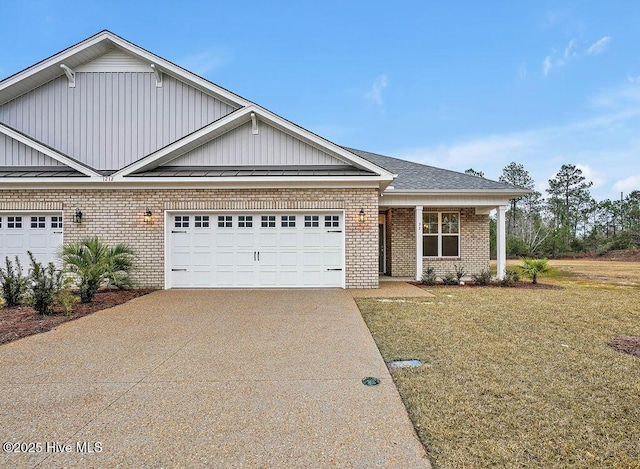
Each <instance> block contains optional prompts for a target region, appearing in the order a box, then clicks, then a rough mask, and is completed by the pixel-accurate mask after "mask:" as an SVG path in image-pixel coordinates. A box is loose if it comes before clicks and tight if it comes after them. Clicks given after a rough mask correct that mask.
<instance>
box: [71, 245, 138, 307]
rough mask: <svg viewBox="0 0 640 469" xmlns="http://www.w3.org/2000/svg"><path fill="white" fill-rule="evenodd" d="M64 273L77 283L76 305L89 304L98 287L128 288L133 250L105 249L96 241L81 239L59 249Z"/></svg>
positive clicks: (105, 246)
mask: <svg viewBox="0 0 640 469" xmlns="http://www.w3.org/2000/svg"><path fill="white" fill-rule="evenodd" d="M61 257H62V261H63V262H64V264H65V270H66V271H67V272H70V273H72V274H73V275H74V276H75V278H76V281H77V287H78V290H79V293H80V301H82V302H83V303H89V302H91V300H93V297H94V296H95V294H96V292H97V291H98V288H100V287H101V286H103V285H105V286H115V287H117V288H124V287H127V286H131V284H132V283H131V278H130V276H129V274H130V272H131V270H132V268H133V250H132V249H131V248H130V247H128V246H126V245H124V244H118V245H116V246H114V247H109V246H108V245H106V244H105V243H103V242H102V241H100V240H99V239H98V238H87V239H83V240H82V241H80V242H78V243H72V244H66V245H65V246H64V247H63V248H62V256H61Z"/></svg>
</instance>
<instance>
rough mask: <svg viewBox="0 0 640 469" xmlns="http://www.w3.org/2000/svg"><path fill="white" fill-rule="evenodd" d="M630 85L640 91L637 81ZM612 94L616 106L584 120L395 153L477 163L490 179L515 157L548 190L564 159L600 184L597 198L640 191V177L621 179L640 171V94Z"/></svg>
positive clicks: (456, 164)
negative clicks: (639, 158)
mask: <svg viewBox="0 0 640 469" xmlns="http://www.w3.org/2000/svg"><path fill="white" fill-rule="evenodd" d="M627 88H633V89H636V88H638V91H639V92H640V87H637V86H635V85H627ZM611 95H612V96H615V97H616V101H615V106H609V107H606V108H602V107H592V108H591V112H590V113H589V114H588V115H586V116H584V117H583V118H582V119H577V120H573V121H568V122H565V123H563V124H560V125H556V126H548V127H537V128H536V127H533V128H530V129H528V130H522V131H519V132H511V133H505V134H492V135H486V136H478V137H472V138H464V139H460V140H458V141H452V142H448V143H447V142H443V143H439V144H436V145H432V146H425V147H421V148H405V149H400V150H398V151H395V152H393V153H391V154H392V155H395V156H398V157H400V158H405V159H408V160H411V161H416V162H419V163H423V164H428V165H433V166H437V167H443V168H449V169H452V170H455V171H461V172H462V171H464V170H465V169H467V168H469V167H472V168H474V169H475V170H477V171H483V172H484V173H485V174H486V177H487V178H489V179H497V178H498V177H499V176H500V174H501V172H502V168H504V167H505V166H506V165H507V164H509V163H510V162H512V161H515V162H518V163H522V164H523V165H524V166H525V168H526V169H527V171H529V172H530V174H531V176H532V177H533V179H534V180H535V182H536V189H537V190H539V191H540V192H542V193H544V190H545V189H546V188H547V181H548V179H549V178H552V177H555V174H556V173H557V172H558V170H559V169H560V167H561V166H562V165H563V164H575V165H576V166H577V167H579V168H580V169H581V170H582V171H583V175H584V176H585V178H586V179H587V180H590V181H592V182H593V183H594V185H593V186H592V188H591V194H592V196H593V197H594V198H596V200H602V199H604V198H612V197H615V196H616V193H617V194H618V195H619V193H620V190H624V191H627V192H628V191H630V190H633V189H634V188H635V189H636V190H640V187H638V182H640V181H639V180H640V176H635V177H634V178H629V180H628V181H627V180H625V181H618V182H617V183H616V182H615V181H617V180H618V179H620V178H621V175H627V174H637V175H640V161H639V160H638V158H637V155H638V154H640V136H639V135H638V132H637V129H638V128H639V127H640V99H639V100H636V99H635V97H630V96H627V97H626V98H623V96H626V95H629V90H628V89H627V90H620V89H612V90H611ZM614 183H615V184H614ZM634 185H635V187H634Z"/></svg>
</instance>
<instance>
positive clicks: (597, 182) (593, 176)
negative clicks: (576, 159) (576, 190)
mask: <svg viewBox="0 0 640 469" xmlns="http://www.w3.org/2000/svg"><path fill="white" fill-rule="evenodd" d="M576 168H578V169H579V170H580V171H582V175H583V176H584V177H585V179H586V182H589V181H591V182H592V183H593V188H594V189H597V188H598V187H602V186H603V184H604V182H605V181H604V180H603V179H602V177H601V173H599V172H598V171H596V170H594V169H593V168H591V166H589V165H588V164H582V163H576Z"/></svg>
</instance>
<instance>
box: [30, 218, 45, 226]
mask: <svg viewBox="0 0 640 469" xmlns="http://www.w3.org/2000/svg"><path fill="white" fill-rule="evenodd" d="M46 227H47V221H46V218H45V217H31V228H46Z"/></svg>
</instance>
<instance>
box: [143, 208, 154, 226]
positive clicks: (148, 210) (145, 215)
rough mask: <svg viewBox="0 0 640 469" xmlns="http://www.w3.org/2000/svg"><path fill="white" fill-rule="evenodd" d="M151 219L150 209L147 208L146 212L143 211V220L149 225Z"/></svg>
mask: <svg viewBox="0 0 640 469" xmlns="http://www.w3.org/2000/svg"><path fill="white" fill-rule="evenodd" d="M152 221H153V213H151V209H149V208H148V209H147V211H146V212H144V222H145V223H146V224H147V225H149V224H151V222H152Z"/></svg>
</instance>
